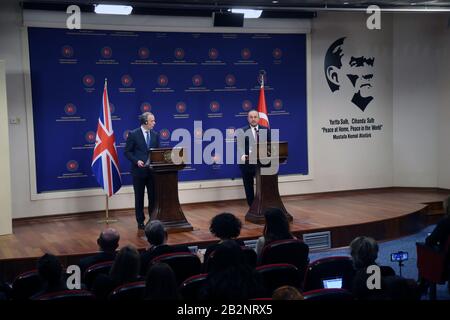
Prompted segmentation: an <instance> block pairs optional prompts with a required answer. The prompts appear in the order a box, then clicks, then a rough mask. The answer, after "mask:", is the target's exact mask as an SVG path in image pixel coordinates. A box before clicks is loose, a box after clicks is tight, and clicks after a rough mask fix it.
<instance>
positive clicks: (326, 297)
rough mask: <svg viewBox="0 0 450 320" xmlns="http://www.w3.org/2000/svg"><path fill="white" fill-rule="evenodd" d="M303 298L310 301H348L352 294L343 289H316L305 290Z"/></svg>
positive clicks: (351, 298)
mask: <svg viewBox="0 0 450 320" xmlns="http://www.w3.org/2000/svg"><path fill="white" fill-rule="evenodd" d="M303 298H304V299H305V300H310V301H350V300H353V296H352V294H351V293H350V292H349V291H347V290H345V289H318V290H312V291H306V292H304V293H303Z"/></svg>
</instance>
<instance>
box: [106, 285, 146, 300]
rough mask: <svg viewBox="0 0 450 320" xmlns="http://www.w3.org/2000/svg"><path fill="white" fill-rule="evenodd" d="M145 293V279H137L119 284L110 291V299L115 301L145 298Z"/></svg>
mask: <svg viewBox="0 0 450 320" xmlns="http://www.w3.org/2000/svg"><path fill="white" fill-rule="evenodd" d="M144 294H145V281H136V282H130V283H126V284H123V285H121V286H118V287H117V288H115V289H114V290H113V291H112V292H111V293H110V295H109V296H108V299H109V300H115V301H116V300H121V301H136V300H143V299H144Z"/></svg>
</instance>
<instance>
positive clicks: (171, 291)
mask: <svg viewBox="0 0 450 320" xmlns="http://www.w3.org/2000/svg"><path fill="white" fill-rule="evenodd" d="M180 299H181V298H180V295H179V293H178V286H177V281H176V278H175V273H174V272H173V270H172V268H170V266H169V265H168V264H166V263H157V264H155V265H152V266H151V267H150V269H149V270H148V272H147V276H146V279H145V300H180Z"/></svg>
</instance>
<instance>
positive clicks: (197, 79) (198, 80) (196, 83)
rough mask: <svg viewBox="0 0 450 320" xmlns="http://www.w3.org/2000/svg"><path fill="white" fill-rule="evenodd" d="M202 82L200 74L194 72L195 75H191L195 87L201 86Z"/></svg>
mask: <svg viewBox="0 0 450 320" xmlns="http://www.w3.org/2000/svg"><path fill="white" fill-rule="evenodd" d="M202 83H203V78H202V76H201V75H199V74H196V75H195V76H193V77H192V84H193V85H194V86H196V87H199V86H201V85H202Z"/></svg>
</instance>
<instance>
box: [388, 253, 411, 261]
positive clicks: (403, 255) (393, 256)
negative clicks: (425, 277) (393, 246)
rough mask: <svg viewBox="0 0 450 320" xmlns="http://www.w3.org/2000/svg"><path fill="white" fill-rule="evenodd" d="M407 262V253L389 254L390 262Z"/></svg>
mask: <svg viewBox="0 0 450 320" xmlns="http://www.w3.org/2000/svg"><path fill="white" fill-rule="evenodd" d="M406 260H408V252H405V251H399V252H394V253H391V261H392V262H402V261H406Z"/></svg>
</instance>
